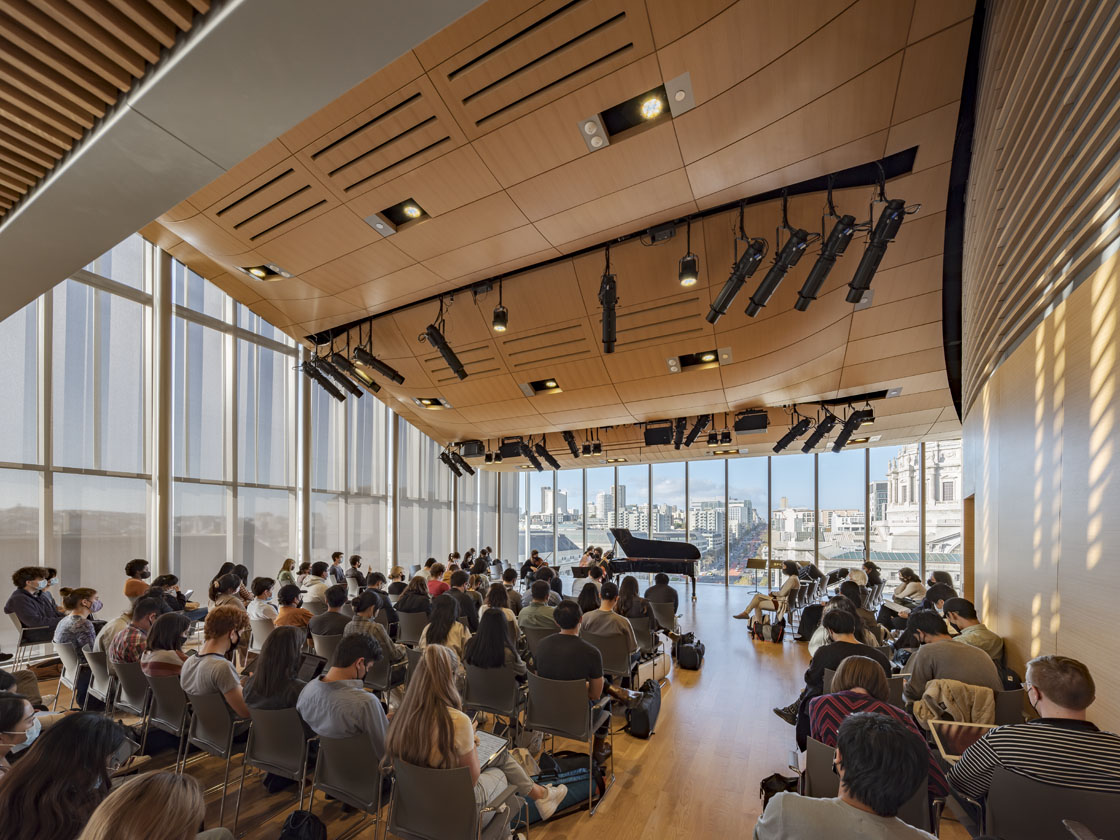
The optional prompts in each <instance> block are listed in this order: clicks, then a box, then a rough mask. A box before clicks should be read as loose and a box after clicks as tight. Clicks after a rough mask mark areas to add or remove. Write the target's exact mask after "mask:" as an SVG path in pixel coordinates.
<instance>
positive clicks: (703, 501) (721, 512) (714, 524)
mask: <svg viewBox="0 0 1120 840" xmlns="http://www.w3.org/2000/svg"><path fill="white" fill-rule="evenodd" d="M654 475H655V476H656V470H655V471H654ZM656 486H657V485H656V480H655V483H654V488H655V489H654V493H655V494H656ZM726 490H727V461H723V460H719V461H689V462H688V541H689V542H690V543H692V544H693V545H694V546H696V547H697V548H698V549H700V564H699V569H697V580H698V581H701V580H702V581H705V582H708V583H723V581H724V565H725V563H724V560H725V558H726V556H727V553H726V550H725V540H726V538H727V518H728V517H727V505H726V503H725V502H726V500H725V494H726ZM681 504H682V507H683V506H684V502H683V501H682V503H681Z"/></svg>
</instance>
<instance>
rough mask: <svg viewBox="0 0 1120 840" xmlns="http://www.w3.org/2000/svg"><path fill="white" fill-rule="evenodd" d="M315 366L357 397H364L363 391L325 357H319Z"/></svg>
mask: <svg viewBox="0 0 1120 840" xmlns="http://www.w3.org/2000/svg"><path fill="white" fill-rule="evenodd" d="M315 366H316V367H317V368H318V369H319V370H320V372H322V373H325V374H326V375H327V376H329V377H330V378H331V379H333V380H334V381H335V382H337V383H338V384H339V385H341V386H342V387H343V388H345V389H346V390H347V391H349V392H350V393H351V394H353V395H354V396H355V397H361V396H362V389H361V388H359V387H358V386H357V385H355V384H354V383H353V382H351V381H350V378H349V377H348V376H347V375H346V374H345V373H343V372H342V371H341V370H339V369H338V368H336V367H335V366H334V365H333V364H331V362H330V361H329V360H328V359H326V358H325V357H323V356H319V357H318V358H317V359H316V360H315Z"/></svg>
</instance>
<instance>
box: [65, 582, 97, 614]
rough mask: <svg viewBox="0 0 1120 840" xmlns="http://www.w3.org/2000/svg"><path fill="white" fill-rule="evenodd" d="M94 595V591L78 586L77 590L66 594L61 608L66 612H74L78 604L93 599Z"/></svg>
mask: <svg viewBox="0 0 1120 840" xmlns="http://www.w3.org/2000/svg"><path fill="white" fill-rule="evenodd" d="M96 594H97V590H96V589H90V588H89V587H88V586H79V587H78V588H77V589H71V590H70V591H69V592H67V593H66V597H65V598H63V599H62V606H64V607H65V608H66V609H68V610H76V609H77V608H78V604H80V603H81V602H82V601H84V600H85V599H86V598H93V596H94V595H96Z"/></svg>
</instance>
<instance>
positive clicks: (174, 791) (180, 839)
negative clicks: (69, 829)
mask: <svg viewBox="0 0 1120 840" xmlns="http://www.w3.org/2000/svg"><path fill="white" fill-rule="evenodd" d="M205 818H206V800H205V799H203V796H202V788H201V787H200V786H199V784H198V782H197V781H196V780H195V779H194V778H193V777H191V776H180V775H178V774H176V773H168V772H161V773H143V774H141V775H139V776H136V777H135V778H132V779H129V780H127V781H125V782H123V783H119V784H116V785H114V786H113V792H112V793H110V794H109V795H108V796H107V797H106V798H105V800H104V801H103V802H102V803H101V804H100V805H98V806H97V810H96V811H94V812H93V815H92V816H91V817H90V819H89V822H88V823H86V827H85V828H84V829H83V830H82V834H81V837H79V838H78V840H132V838H137V837H148V838H155V837H159V838H160V840H233V835H232V834H231V833H230V831H229V829H227V828H211V829H209V830H208V831H199V830H198V827H199V826H200V825H202V822H203V820H204V819H205Z"/></svg>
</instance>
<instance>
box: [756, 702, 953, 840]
mask: <svg viewBox="0 0 1120 840" xmlns="http://www.w3.org/2000/svg"><path fill="white" fill-rule="evenodd" d="M927 753H928V749H927V748H926V747H925V746H924V745H923V744H922V739H921V738H919V737H918V736H917V735H915V734H914V733H913V732H911V731H910V730H909V729H908V728H907V727H906V726H905V725H904V724H902V723H899V722H898V721H897V720H895V719H894V718H893V717H886V716H884V715H877V714H871V713H868V712H860V713H858V714H854V715H851V716H849V717H848V718H847V719H845V721H844V722H843V723H842V724H840V729H839V731H838V732H837V735H836V756H835V758H834V759H833V760H832V769H833V771H834V772H835V773H836V775H837V776H839V777H840V795H839V796H837V797H835V798H833V799H824V798H817V797H812V796H800V795H798V794H796V793H779V794H777V795H776V796H775V797H774V798H773V799H771V800H770V802H769V804H768V805H767V806H766V810H765V811H764V812H763V814H762V816H761V817H759V820H758V822H757V823H756V824H755V827H754V840H805V838H810V837H813V838H817V837H837V838H848V837H852V838H855V837H859V838H867V840H910V838H915V840H917V838H926V840H934V836H933V835H932V834H930V833H929V832H926V831H922V830H920V829H917V828H914V827H913V826H910V825H907V824H906V823H904V822H903V821H902V820H900V819H899V818H898V816H897V814H898V811H899V809H900V808H901V807H902V806H903V805H905V804H906V803H907V802H908V801H909V800H910V797H912V796H913V795H914V792H915V791H916V790H917V789H918V787H919V785H921V784H922V783H923V781H924V780H925V778H926V772H927V768H928V766H929V760H928V757H927Z"/></svg>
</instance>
